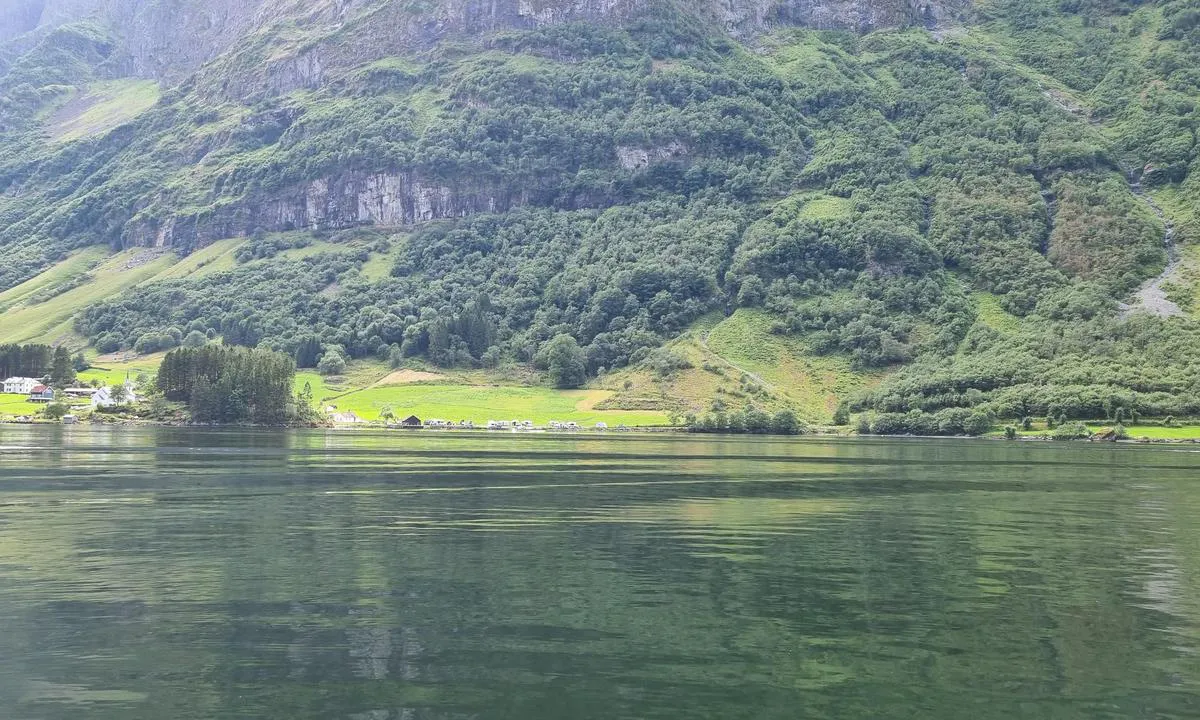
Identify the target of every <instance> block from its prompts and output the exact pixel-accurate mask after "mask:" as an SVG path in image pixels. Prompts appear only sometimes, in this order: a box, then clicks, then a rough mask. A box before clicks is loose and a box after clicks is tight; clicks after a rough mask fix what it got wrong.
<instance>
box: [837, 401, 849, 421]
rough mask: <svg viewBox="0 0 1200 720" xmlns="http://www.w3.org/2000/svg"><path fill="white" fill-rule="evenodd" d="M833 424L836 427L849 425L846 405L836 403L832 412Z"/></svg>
mask: <svg viewBox="0 0 1200 720" xmlns="http://www.w3.org/2000/svg"><path fill="white" fill-rule="evenodd" d="M833 424H834V425H837V426H838V427H842V426H843V425H849V424H850V408H849V407H848V406H847V405H846V403H844V402H843V403H838V406H837V410H834V411H833Z"/></svg>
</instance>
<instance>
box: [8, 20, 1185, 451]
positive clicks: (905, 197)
mask: <svg viewBox="0 0 1200 720" xmlns="http://www.w3.org/2000/svg"><path fill="white" fill-rule="evenodd" d="M22 2H24V0H22ZM19 4H20V3H19ZM34 5H38V7H37V8H35V7H33V6H34ZM50 5H54V3H49V4H47V3H44V2H43V3H32V2H25V3H24V4H23V5H22V7H25V8H26V12H25V13H24V14H22V13H13V14H12V15H11V17H8V16H5V15H3V14H0V249H2V250H3V253H4V257H5V262H4V263H3V264H0V292H2V291H6V290H8V289H10V288H14V287H17V286H21V283H26V285H25V286H22V287H29V286H30V285H29V284H28V281H30V280H31V278H33V279H36V278H39V277H42V275H41V274H42V273H44V272H46V271H48V270H49V271H51V272H53V268H56V267H62V264H63V263H69V262H71V260H70V258H74V257H78V255H76V253H78V252H79V251H81V250H83V249H85V248H89V247H93V246H96V245H103V246H108V247H111V248H113V249H114V250H115V249H127V248H132V247H144V248H148V249H151V251H152V252H170V253H174V254H176V255H179V256H186V255H189V254H198V253H203V252H205V251H206V249H207V248H210V247H212V246H213V245H214V244H215V243H216V244H219V243H229V244H230V245H229V247H230V248H231V249H230V251H229V254H228V257H227V262H223V263H222V264H220V265H213V266H212V267H210V268H208V269H204V270H203V271H196V272H190V273H186V274H185V273H178V274H177V275H176V276H170V274H167V275H154V276H153V279H152V281H148V282H141V283H139V284H136V285H129V286H121V287H120V288H117V289H114V290H113V291H112V292H111V293H107V294H99V293H93V294H90V295H88V297H89V300H88V302H86V303H85V304H83V306H81V307H79V308H78V309H77V312H75V313H74V315H73V318H74V319H73V326H72V329H73V336H72V338H71V339H70V342H74V343H76V344H80V345H82V344H92V345H94V346H96V347H97V348H99V349H100V350H103V351H112V350H117V349H125V348H129V349H133V348H136V349H138V350H158V349H166V348H169V347H173V346H175V345H178V344H180V342H182V341H183V340H184V339H185V338H187V337H189V336H193V337H199V338H201V339H204V338H218V337H219V338H222V339H223V340H224V342H225V343H227V344H235V345H246V346H257V345H261V346H263V347H265V348H271V349H276V350H281V351H284V352H286V353H289V354H297V351H298V350H299V351H301V352H299V359H300V360H301V364H302V365H312V364H315V363H316V360H317V358H318V357H319V356H320V352H314V349H316V348H320V349H321V351H324V349H325V348H330V347H332V346H340V348H341V349H342V350H344V352H345V353H346V354H347V355H348V356H350V357H352V358H361V357H369V356H378V357H381V358H388V359H391V360H392V361H393V362H395V363H400V362H403V361H404V360H405V359H406V358H413V359H419V360H421V361H424V362H428V363H432V364H435V365H440V366H445V367H496V366H500V365H505V364H511V363H536V361H537V359H538V355H539V350H541V349H542V348H543V346H544V345H545V344H546V343H547V342H548V341H549V340H550V339H552V338H555V337H556V336H559V335H562V334H567V335H570V336H572V337H574V338H575V340H576V341H577V342H578V344H579V346H580V347H581V348H582V351H583V353H584V357H585V358H586V369H587V373H588V374H589V375H590V376H595V375H597V374H602V373H605V372H609V371H612V370H614V369H617V368H622V367H626V366H629V365H631V364H632V365H637V364H639V363H644V362H646V361H647V358H648V357H650V355H651V353H652V351H654V350H655V348H658V347H660V346H661V345H663V344H664V343H666V342H668V341H670V340H671V339H672V338H675V337H676V336H678V335H679V334H680V333H681V332H683V331H685V330H686V329H688V328H689V327H691V326H693V324H694V323H696V322H697V321H698V320H699V319H700V318H702V317H705V316H710V315H711V314H712V313H714V312H720V313H730V312H732V311H733V310H735V309H736V308H739V307H741V308H753V309H756V312H765V313H766V314H767V315H768V316H769V317H772V318H774V321H773V327H772V332H774V333H776V334H778V335H780V336H786V337H789V338H792V339H794V340H795V341H796V342H797V343H799V344H801V345H802V346H803V347H804V348H806V349H807V352H810V353H813V354H815V355H831V356H837V357H841V358H846V359H847V360H848V361H849V362H850V363H851V365H852V366H853V367H854V368H855V369H857V370H859V371H862V372H864V373H872V374H877V375H881V376H882V377H883V379H882V381H881V382H879V383H877V384H873V385H872V388H871V389H870V390H868V391H865V392H857V393H855V394H854V395H853V396H848V397H846V398H843V399H845V400H847V401H848V402H850V403H852V404H853V406H854V407H855V408H857V409H864V410H871V411H872V414H873V415H876V416H878V419H879V421H880V422H882V423H883V424H884V425H885V426H886V427H887V428H888V429H892V430H904V429H910V430H914V431H920V432H927V431H930V430H932V431H934V432H936V431H937V430H938V427H939V417H940V418H942V419H945V418H946V417H947V416H946V415H945V411H946V410H947V409H951V408H955V409H972V410H975V411H978V412H980V413H987V414H990V415H992V416H995V417H1006V418H1008V417H1017V418H1020V417H1025V416H1033V415H1036V416H1046V415H1050V416H1053V417H1056V418H1057V417H1059V416H1061V415H1066V416H1069V417H1080V418H1084V417H1087V418H1096V417H1107V416H1110V415H1112V414H1114V413H1115V411H1116V409H1117V408H1124V409H1125V410H1127V411H1137V412H1139V413H1142V414H1157V415H1167V414H1173V415H1184V414H1195V413H1200V325H1198V324H1197V317H1198V315H1197V312H1198V311H1200V305H1198V304H1197V282H1196V280H1197V277H1198V276H1200V255H1198V254H1197V253H1196V252H1195V250H1196V246H1195V245H1193V244H1192V243H1196V242H1200V220H1198V217H1197V212H1198V211H1200V210H1198V202H1200V165H1198V161H1197V155H1196V138H1195V133H1196V125H1197V118H1198V115H1197V108H1196V102H1197V99H1198V98H1200V5H1197V3H1196V2H1195V0H1165V1H1163V2H1149V3H1145V4H1137V3H1133V2H1122V1H1121V0H1109V1H1104V0H1001V1H999V2H977V3H975V4H974V5H968V4H964V3H945V2H935V3H930V4H905V3H898V2H897V1H896V0H863V1H862V2H834V3H831V4H828V5H823V6H815V5H812V4H810V3H801V2H791V1H790V0H782V1H781V2H767V1H766V0H762V1H760V2H745V3H733V4H731V5H728V6H726V5H719V4H716V3H713V4H708V3H705V2H701V3H683V2H676V1H675V0H643V1H637V2H633V1H631V2H622V3H619V2H607V1H606V2H598V3H581V2H540V3H505V2H501V3H497V4H493V5H492V6H491V10H490V11H488V12H483V11H481V10H479V9H478V8H475V7H474V6H471V5H461V4H459V3H456V2H451V1H450V0H433V1H431V2H428V3H399V2H392V1H387V0H376V1H372V2H366V1H360V2H349V3H345V2H343V3H336V4H335V3H291V2H285V1H284V0H260V2H256V3H247V4H245V6H244V7H243V8H242V9H241V10H238V9H231V8H226V7H224V5H225V4H220V5H221V8H217V7H216V6H211V7H209V8H207V9H205V8H204V6H203V5H202V4H200V5H197V4H196V3H191V2H190V1H189V0H178V2H176V3H174V5H175V6H179V8H176V9H177V10H178V17H179V22H178V24H172V22H171V17H172V16H171V15H170V14H169V13H167V14H160V15H153V14H151V15H147V13H154V12H160V13H162V12H163V11H162V10H161V7H162V6H165V5H170V3H165V4H164V3H160V4H157V5H155V4H152V5H153V7H152V8H151V9H148V10H147V9H137V10H134V9H130V8H133V7H134V6H135V5H136V4H129V3H122V2H113V3H107V4H105V3H94V4H89V3H86V2H81V3H78V7H59V8H58V10H57V11H56V13H54V14H47V13H49V10H48V9H47V8H49V6H50ZM67 5H70V4H69V3H68V4H67ZM126 5H128V6H129V7H128V8H126ZM43 6H45V7H43ZM137 7H138V8H140V7H141V6H137ZM39 8H40V10H39ZM154 8H159V10H155V9H154ZM123 12H124V13H126V14H125V15H122V13H123ZM123 20H124V21H123ZM184 30H186V31H187V32H189V33H194V34H196V35H197V37H198V38H199V39H198V40H197V41H196V43H195V45H194V47H192V48H191V49H190V50H187V49H185V48H183V47H182V46H181V45H180V44H179V33H180V32H182V31H184ZM222 247H224V246H222ZM222 257H225V256H222ZM204 262H205V263H207V262H208V260H205V261H204ZM196 264H197V265H200V263H196ZM96 267H99V265H98V264H97V265H96ZM55 277H58V276H55ZM102 279H103V273H101V272H100V271H99V270H94V271H92V272H91V274H90V275H89V274H87V273H84V274H82V275H72V276H71V279H69V280H56V281H55V282H54V283H53V284H48V283H47V282H43V281H37V282H36V283H35V284H36V285H37V286H38V287H39V288H42V289H40V290H39V291H38V293H14V295H13V297H14V298H16V299H14V300H13V301H12V303H11V304H10V305H8V306H0V313H3V314H0V336H4V334H5V333H4V332H3V331H4V330H5V328H4V324H5V323H6V322H10V321H11V318H12V317H16V316H15V315H13V314H12V313H14V312H16V311H19V310H20V311H24V312H26V315H25V316H24V317H28V312H29V308H30V307H31V304H32V305H36V304H37V303H39V302H42V303H45V302H52V301H53V298H54V297H55V296H57V295H61V294H62V293H66V292H68V291H70V290H71V289H72V288H74V287H77V286H78V285H79V284H80V283H95V282H100V281H101V280H102ZM0 297H4V296H3V295H0ZM6 318H10V319H9V320H6ZM659 360H661V357H660V358H659ZM680 409H681V410H686V409H691V410H703V409H705V408H696V407H692V408H680ZM956 412H958V411H957V410H956ZM938 413H942V415H940V416H939V415H938ZM955 417H957V416H955ZM818 419H824V418H818ZM951 428H952V429H953V423H951ZM943 429H944V428H943Z"/></svg>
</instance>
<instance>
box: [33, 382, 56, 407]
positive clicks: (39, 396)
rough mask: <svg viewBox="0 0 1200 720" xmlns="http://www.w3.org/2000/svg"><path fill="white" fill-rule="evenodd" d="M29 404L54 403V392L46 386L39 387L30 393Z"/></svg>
mask: <svg viewBox="0 0 1200 720" xmlns="http://www.w3.org/2000/svg"><path fill="white" fill-rule="evenodd" d="M29 402H35V403H52V402H54V391H53V390H51V389H50V388H48V387H46V386H45V385H37V386H35V387H34V388H33V390H30V391H29Z"/></svg>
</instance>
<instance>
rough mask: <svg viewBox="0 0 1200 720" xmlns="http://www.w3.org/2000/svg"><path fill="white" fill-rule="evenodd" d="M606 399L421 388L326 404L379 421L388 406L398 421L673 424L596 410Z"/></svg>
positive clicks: (646, 414)
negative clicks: (411, 418) (413, 418)
mask: <svg viewBox="0 0 1200 720" xmlns="http://www.w3.org/2000/svg"><path fill="white" fill-rule="evenodd" d="M608 395H609V393H607V392H605V391H603V390H554V389H551V388H545V387H519V386H473V385H451V384H423V383H421V384H410V385H384V386H380V387H371V388H366V389H363V390H358V391H355V392H352V393H349V394H346V395H343V396H341V397H338V398H335V399H331V400H329V401H328V402H327V404H328V405H333V406H335V407H336V408H337V409H338V410H339V411H342V412H346V411H350V412H353V413H355V414H356V415H358V416H359V417H361V418H363V419H364V420H379V419H380V413H382V412H383V409H384V408H385V407H390V408H391V409H392V412H393V413H394V414H395V416H396V417H397V418H398V419H399V418H404V417H407V416H408V415H416V416H417V417H419V418H421V419H422V420H429V419H431V418H436V419H441V420H450V421H454V422H458V421H460V420H470V421H472V422H474V423H475V424H476V425H480V424H483V423H486V422H487V421H488V420H531V421H533V423H534V424H536V425H545V424H546V423H548V422H549V421H551V420H559V421H562V422H577V423H579V424H580V425H582V426H588V425H595V424H596V423H598V422H604V423H608V424H609V425H610V426H616V425H622V424H623V425H628V426H630V427H644V426H654V425H667V424H669V421H668V419H667V416H666V415H665V414H664V413H660V412H653V411H627V410H597V409H596V407H595V406H596V404H597V403H599V402H602V401H603V400H604V399H605V398H607V397H608Z"/></svg>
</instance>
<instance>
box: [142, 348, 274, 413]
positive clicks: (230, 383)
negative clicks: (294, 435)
mask: <svg viewBox="0 0 1200 720" xmlns="http://www.w3.org/2000/svg"><path fill="white" fill-rule="evenodd" d="M295 375H296V367H295V365H294V364H293V363H292V360H291V359H290V358H288V357H286V356H284V355H281V354H279V353H275V352H270V351H267V350H250V349H247V348H239V347H230V346H223V345H207V346H204V347H198V348H181V349H178V350H173V351H171V352H169V353H167V355H166V357H165V358H163V362H162V366H161V367H160V368H159V371H158V389H159V390H160V391H162V393H163V395H164V396H165V397H166V398H167V399H168V400H174V401H178V402H186V403H188V405H189V407H190V409H191V413H192V419H193V420H194V421H196V422H220V423H238V422H254V423H265V424H276V423H282V422H285V421H287V420H288V419H289V415H290V414H293V412H294V410H295V409H294V408H290V407H289V405H290V404H291V402H292V383H293V379H294V378H295Z"/></svg>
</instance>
